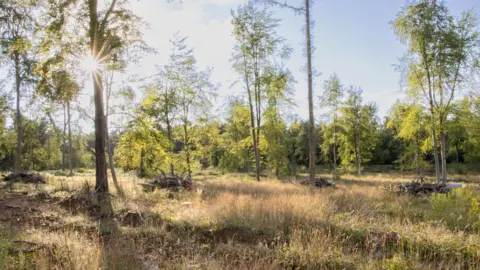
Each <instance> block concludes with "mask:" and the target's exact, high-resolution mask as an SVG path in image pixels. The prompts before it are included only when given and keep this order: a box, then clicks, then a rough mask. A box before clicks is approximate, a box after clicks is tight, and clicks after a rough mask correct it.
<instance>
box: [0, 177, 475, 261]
mask: <svg viewBox="0 0 480 270" xmlns="http://www.w3.org/2000/svg"><path fill="white" fill-rule="evenodd" d="M409 177H410V176H401V175H385V174H375V175H373V174H371V175H367V176H363V177H353V176H344V177H343V179H349V180H341V181H339V182H338V184H337V187H336V188H326V189H314V188H309V187H304V186H300V185H295V184H292V183H290V182H285V183H284V182H280V181H277V180H274V179H265V180H263V181H262V182H255V181H252V180H251V179H250V178H249V177H248V176H245V175H238V174H237V175H217V174H214V173H203V174H201V175H197V176H196V178H197V180H199V179H201V180H199V181H197V186H196V188H195V190H193V191H180V192H170V191H165V190H158V191H155V192H152V193H145V192H143V191H142V190H141V187H140V186H139V185H138V183H139V181H141V180H139V179H137V178H136V177H135V176H133V175H129V174H120V177H119V182H120V184H121V186H122V188H123V189H124V192H125V194H126V196H127V198H126V199H125V200H124V199H122V198H120V197H119V196H118V195H117V192H116V190H115V188H114V187H113V185H112V186H111V189H112V193H113V195H114V196H113V200H112V201H113V206H114V208H115V211H116V212H117V213H118V212H121V213H123V212H125V211H128V210H135V211H138V212H141V213H143V216H144V221H145V222H144V223H143V225H141V226H139V227H129V226H120V229H119V232H118V234H117V235H115V237H110V238H99V237H98V233H97V231H96V228H97V227H98V221H97V220H96V219H95V218H94V217H91V216H88V214H87V213H75V214H73V213H71V212H69V211H67V210H65V209H63V208H61V207H59V206H58V201H61V200H62V199H63V198H66V197H68V196H71V194H79V193H82V192H83V193H88V192H89V191H91V188H92V187H93V186H94V179H93V174H92V172H86V173H82V174H77V175H76V176H74V177H72V178H65V177H57V176H49V178H48V182H47V184H46V185H42V186H31V185H30V186H29V185H21V184H15V185H14V186H11V187H5V186H2V187H0V199H8V198H9V197H11V196H17V195H15V194H20V193H28V195H26V196H30V197H31V198H34V197H35V198H36V194H38V193H47V194H49V197H50V198H51V199H49V200H41V199H38V200H33V199H32V204H33V205H34V207H37V208H39V209H42V211H41V213H34V214H29V213H25V215H27V214H28V215H31V217H30V218H29V219H28V221H25V222H24V223H21V224H20V225H19V226H18V227H16V228H15V227H13V228H12V226H10V225H11V224H12V222H13V223H14V220H13V218H14V217H13V216H12V217H11V218H7V219H5V220H3V219H1V220H0V226H2V227H0V268H2V267H3V268H5V269H31V268H37V269H141V268H147V269H156V268H154V266H157V267H159V268H168V269H231V268H235V269H284V268H300V269H356V268H364V269H419V268H422V269H429V268H431V269H437V268H457V269H458V268H462V269H464V268H470V269H475V268H478V267H479V266H480V248H479V247H480V236H479V234H478V227H480V226H478V224H477V223H478V220H480V218H479V219H475V217H476V216H475V215H479V216H478V217H480V214H479V213H477V212H475V211H476V210H475V209H476V208H474V207H473V208H472V205H471V202H472V201H474V198H475V197H478V193H477V191H474V190H473V191H468V192H463V193H462V192H460V193H457V194H456V195H454V196H452V197H448V198H443V197H441V198H437V197H435V198H433V197H432V198H428V197H427V198H410V197H406V196H397V195H396V194H392V193H390V192H388V191H385V190H384V189H382V188H381V186H385V185H388V184H391V183H393V182H397V181H405V180H407V179H411V178H409ZM185 202H188V203H185ZM439 209H440V210H439ZM472 209H473V210H472ZM40 218H41V220H42V222H43V223H46V225H42V224H40V223H41V222H38V220H36V219H40ZM475 222H477V223H475ZM39 224H40V225H39ZM475 226H477V227H475ZM475 228H476V229H475ZM14 239H22V240H27V241H31V242H35V243H38V244H39V245H41V246H42V247H48V248H43V249H40V250H37V251H35V252H20V253H18V252H17V253H15V252H14V253H12V252H8V250H11V247H12V243H13V242H12V240H14ZM148 267H150V268H148Z"/></svg>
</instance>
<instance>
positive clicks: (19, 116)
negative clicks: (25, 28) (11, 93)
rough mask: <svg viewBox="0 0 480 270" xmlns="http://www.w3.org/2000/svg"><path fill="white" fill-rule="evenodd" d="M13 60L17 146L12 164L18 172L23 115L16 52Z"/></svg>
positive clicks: (18, 61) (19, 168) (18, 62)
mask: <svg viewBox="0 0 480 270" xmlns="http://www.w3.org/2000/svg"><path fill="white" fill-rule="evenodd" d="M14 62H15V92H16V95H17V97H16V98H17V99H16V103H17V104H16V105H17V108H16V109H17V113H16V118H17V119H16V120H17V121H16V125H17V147H16V150H15V160H14V164H13V170H14V171H15V172H18V171H20V170H21V164H20V163H21V162H20V161H21V153H22V143H23V117H22V113H21V108H20V99H21V95H20V86H21V84H22V78H21V76H20V55H19V54H18V53H16V52H15V53H14Z"/></svg>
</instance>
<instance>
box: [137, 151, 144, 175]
mask: <svg viewBox="0 0 480 270" xmlns="http://www.w3.org/2000/svg"><path fill="white" fill-rule="evenodd" d="M144 155H145V151H144V150H143V148H142V150H140V173H139V175H138V176H139V177H140V178H142V177H144V176H145V173H144V172H143V158H144Z"/></svg>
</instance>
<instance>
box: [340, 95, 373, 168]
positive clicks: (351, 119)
mask: <svg viewBox="0 0 480 270" xmlns="http://www.w3.org/2000/svg"><path fill="white" fill-rule="evenodd" d="M361 95H362V90H361V89H356V88H354V87H351V88H350V89H349V90H348V96H347V99H346V101H345V104H344V106H343V107H342V108H341V109H340V112H341V117H340V118H339V126H340V128H341V133H340V136H339V141H340V143H341V144H340V147H339V155H340V158H341V160H342V166H344V167H345V168H346V169H350V167H351V166H352V164H355V169H356V172H357V173H358V174H359V175H361V174H362V163H364V162H367V161H369V160H370V159H371V150H372V149H373V147H374V145H375V136H376V134H375V133H376V127H377V121H376V115H375V114H376V111H377V107H376V106H375V104H373V103H371V104H367V105H363V103H362V96H361Z"/></svg>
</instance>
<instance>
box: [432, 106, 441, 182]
mask: <svg viewBox="0 0 480 270" xmlns="http://www.w3.org/2000/svg"><path fill="white" fill-rule="evenodd" d="M430 114H431V115H430V116H431V121H432V123H431V124H432V126H431V129H432V140H433V158H434V160H435V176H436V179H437V183H440V162H439V160H438V142H437V132H436V129H435V119H434V115H433V109H432V108H431V109H430Z"/></svg>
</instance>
